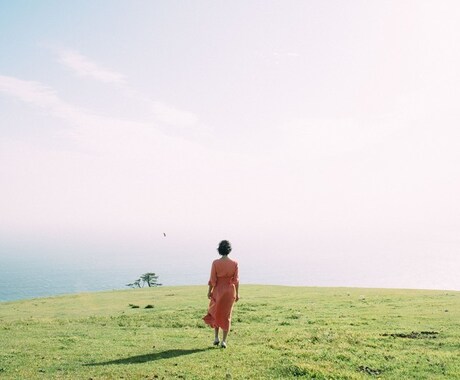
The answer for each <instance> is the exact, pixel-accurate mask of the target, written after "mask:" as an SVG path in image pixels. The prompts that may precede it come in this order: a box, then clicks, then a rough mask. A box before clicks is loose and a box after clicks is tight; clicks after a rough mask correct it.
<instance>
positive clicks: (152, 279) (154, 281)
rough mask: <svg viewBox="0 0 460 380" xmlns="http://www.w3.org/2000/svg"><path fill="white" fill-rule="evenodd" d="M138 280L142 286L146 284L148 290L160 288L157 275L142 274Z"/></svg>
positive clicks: (150, 273) (151, 273)
mask: <svg viewBox="0 0 460 380" xmlns="http://www.w3.org/2000/svg"><path fill="white" fill-rule="evenodd" d="M140 280H141V281H142V286H144V284H147V285H148V286H149V288H151V287H154V286H161V284H160V283H159V282H158V275H156V274H155V273H153V272H149V273H144V274H143V275H142V276H141V278H140Z"/></svg>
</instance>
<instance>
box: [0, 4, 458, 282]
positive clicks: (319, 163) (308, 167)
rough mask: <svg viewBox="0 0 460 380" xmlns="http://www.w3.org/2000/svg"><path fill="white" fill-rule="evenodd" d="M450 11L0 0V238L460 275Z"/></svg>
mask: <svg viewBox="0 0 460 380" xmlns="http://www.w3.org/2000/svg"><path fill="white" fill-rule="evenodd" d="M458 20H460V2H458V1H456V0H452V1H439V0H436V1H435V0H433V1H422V0H416V1H415V0H414V1H402V0H395V1H389V0H388V1H387V0H385V1H383V0H382V1H365V0H363V1H339V0H337V1H325V0H318V1H188V2H184V1H147V0H145V1H114V0H110V1H109V0H107V1H102V0H99V1H89V0H87V1H65V2H63V1H58V0H55V1H21V0H20V1H5V0H0V254H1V255H3V256H5V255H6V256H7V255H11V256H19V257H21V256H23V257H24V258H27V257H30V256H35V257H40V256H43V257H50V256H56V255H61V256H65V255H73V256H76V257H82V258H87V257H93V256H94V257H97V259H98V260H103V261H104V260H106V261H107V262H108V263H110V262H113V260H115V257H130V258H131V259H133V260H137V259H139V260H147V261H148V260H151V262H152V266H155V264H156V263H158V265H159V266H162V267H165V266H168V265H169V266H170V268H173V269H170V271H171V272H172V273H174V268H175V267H177V268H178V273H184V271H187V270H191V271H200V270H201V269H200V268H203V267H205V268H204V269H203V271H204V272H205V273H207V272H208V264H209V263H210V261H211V260H212V259H214V258H215V256H216V251H215V249H216V247H217V244H218V242H219V240H221V239H229V240H230V241H231V242H232V243H233V246H234V252H233V254H234V257H235V258H237V259H238V261H239V262H240V267H241V273H242V275H243V279H242V280H243V281H244V280H246V282H257V283H277V284H299V285H318V286H371V287H406V288H441V289H457V290H460V276H458V272H459V269H460V255H459V254H460V196H459V194H460V129H459V128H460V107H459V104H458V103H459V100H460V70H459V69H458V68H459V67H460V23H459V22H458ZM163 232H165V233H166V234H167V237H166V238H164V236H163ZM187 265H190V267H189V268H190V269H184V267H186V266H187ZM179 268H181V269H179ZM206 281H207V280H206Z"/></svg>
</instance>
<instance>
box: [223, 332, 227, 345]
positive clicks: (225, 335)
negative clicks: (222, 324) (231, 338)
mask: <svg viewBox="0 0 460 380" xmlns="http://www.w3.org/2000/svg"><path fill="white" fill-rule="evenodd" d="M222 331H223V335H222V343H223V342H225V343H227V335H228V330H227V331H225V330H222Z"/></svg>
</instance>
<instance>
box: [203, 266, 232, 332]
mask: <svg viewBox="0 0 460 380" xmlns="http://www.w3.org/2000/svg"><path fill="white" fill-rule="evenodd" d="M238 283H239V278H238V263H237V262H236V261H233V260H231V259H228V258H226V259H217V260H214V261H213V263H212V267H211V276H210V279H209V282H208V285H211V286H212V287H213V291H212V294H211V301H210V302H209V308H208V314H207V315H206V316H205V317H204V318H203V320H204V321H205V322H206V323H207V324H208V325H209V326H211V327H214V328H215V327H220V328H221V329H222V330H224V331H228V330H230V324H231V320H232V309H233V304H234V303H235V298H236V291H235V285H237V284H238Z"/></svg>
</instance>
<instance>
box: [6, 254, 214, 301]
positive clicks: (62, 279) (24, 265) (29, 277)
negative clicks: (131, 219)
mask: <svg viewBox="0 0 460 380" xmlns="http://www.w3.org/2000/svg"><path fill="white" fill-rule="evenodd" d="M208 271H209V268H208V265H203V267H202V268H199V267H194V266H190V265H184V266H182V267H179V266H177V265H172V266H170V268H167V267H166V266H165V265H150V266H149V265H146V264H145V262H144V263H143V262H136V261H129V260H127V259H126V260H120V259H114V260H108V261H105V262H100V261H97V260H95V259H92V258H86V259H81V258H79V259H69V258H56V257H53V258H37V257H33V258H31V257H27V258H18V257H2V258H0V302H1V301H14V300H21V299H30V298H37V297H48V296H55V295H62V294H70V293H80V292H92V291H104V290H118V289H128V287H127V286H126V284H129V283H132V282H134V281H135V280H136V279H137V278H139V277H140V275H142V274H143V273H146V272H155V273H157V274H158V275H159V279H158V281H159V282H160V283H163V284H164V285H198V284H202V285H206V284H207V281H208V279H207V277H208V275H209V273H208Z"/></svg>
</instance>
